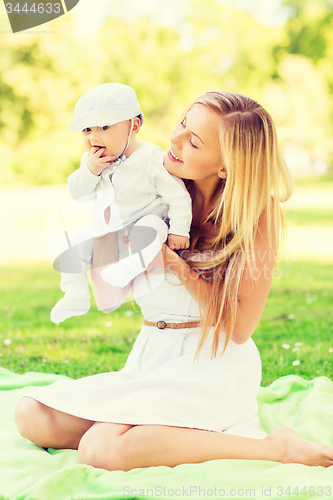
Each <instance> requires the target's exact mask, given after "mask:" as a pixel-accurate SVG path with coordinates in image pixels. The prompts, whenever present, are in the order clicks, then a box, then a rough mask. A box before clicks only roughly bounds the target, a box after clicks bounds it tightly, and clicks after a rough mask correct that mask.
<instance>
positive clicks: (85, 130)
mask: <svg viewBox="0 0 333 500" xmlns="http://www.w3.org/2000/svg"><path fill="white" fill-rule="evenodd" d="M90 130H91V129H90V128H89V127H87V128H84V129H83V130H82V132H90Z"/></svg>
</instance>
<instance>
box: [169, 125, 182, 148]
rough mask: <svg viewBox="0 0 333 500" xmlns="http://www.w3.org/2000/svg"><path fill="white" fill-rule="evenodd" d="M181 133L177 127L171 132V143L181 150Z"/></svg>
mask: <svg viewBox="0 0 333 500" xmlns="http://www.w3.org/2000/svg"><path fill="white" fill-rule="evenodd" d="M183 133H184V129H182V128H180V127H179V126H177V127H176V128H175V129H174V130H173V132H172V135H171V142H173V144H175V145H176V146H177V147H178V148H181V145H182V138H183Z"/></svg>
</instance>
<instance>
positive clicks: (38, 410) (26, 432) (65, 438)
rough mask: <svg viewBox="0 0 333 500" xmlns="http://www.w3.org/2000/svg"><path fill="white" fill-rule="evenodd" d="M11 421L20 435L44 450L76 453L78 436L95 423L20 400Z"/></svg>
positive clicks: (33, 400) (29, 399)
mask: <svg viewBox="0 0 333 500" xmlns="http://www.w3.org/2000/svg"><path fill="white" fill-rule="evenodd" d="M14 420H15V423H16V425H17V429H18V431H19V433H20V434H21V436H23V437H24V438H26V439H29V441H32V442H33V443H35V444H37V446H42V447H44V448H56V449H61V448H68V449H73V450H76V449H77V448H78V446H79V442H80V440H81V438H82V436H83V435H84V434H85V433H86V432H87V430H88V429H90V427H91V426H92V425H93V424H94V423H95V422H93V421H91V420H85V419H83V418H79V417H75V416H73V415H69V414H68V413H63V412H61V411H58V410H54V409H53V408H50V407H49V406H46V405H44V404H42V403H39V402H38V401H36V400H35V399H32V398H30V397H24V398H22V399H21V401H20V402H19V403H18V405H17V407H16V409H15V415H14Z"/></svg>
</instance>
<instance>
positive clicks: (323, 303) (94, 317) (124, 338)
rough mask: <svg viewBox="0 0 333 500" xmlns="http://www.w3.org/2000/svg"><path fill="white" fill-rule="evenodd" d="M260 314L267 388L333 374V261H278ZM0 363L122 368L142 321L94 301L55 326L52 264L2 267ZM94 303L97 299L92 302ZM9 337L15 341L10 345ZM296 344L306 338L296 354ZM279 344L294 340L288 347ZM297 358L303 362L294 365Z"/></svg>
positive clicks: (29, 367)
mask: <svg viewBox="0 0 333 500" xmlns="http://www.w3.org/2000/svg"><path fill="white" fill-rule="evenodd" d="M280 267H281V270H282V273H283V276H282V278H281V279H277V280H274V282H273V286H272V290H271V294H270V297H269V299H268V303H267V305H266V309H265V311H264V314H263V317H262V320H261V322H260V323H259V326H258V328H257V330H256V332H255V334H254V336H253V339H254V341H255V342H256V344H257V346H258V348H259V351H260V354H261V358H262V364H263V381H262V384H263V385H265V386H266V385H268V384H270V383H271V382H272V381H273V380H275V379H276V378H278V377H281V376H283V375H288V374H292V373H295V374H297V375H300V376H302V377H304V378H306V379H312V378H314V377H317V376H320V375H325V376H331V375H332V372H333V352H332V353H330V352H329V349H330V348H333V335H332V334H333V325H332V303H333V266H331V265H324V264H316V265H314V264H308V263H281V264H280ZM0 278H1V279H0V284H1V285H0V304H1V306H0V364H1V366H3V367H5V368H8V369H10V370H13V371H15V372H16V373H24V372H27V371H39V372H49V373H60V374H63V375H68V376H71V377H74V378H78V377H82V376H87V375H92V374H95V373H101V372H104V371H109V370H119V369H120V368H122V366H123V365H124V363H125V360H126V358H127V356H128V353H129V352H130V349H131V346H132V344H133V341H134V340H135V338H136V336H137V334H138V332H139V330H140V326H141V319H142V317H141V313H140V310H139V308H138V306H136V310H134V309H133V306H132V304H131V303H130V302H128V303H125V304H123V306H122V307H121V308H120V309H118V310H117V311H114V312H113V313H110V314H108V315H104V314H103V313H101V312H99V311H97V310H96V308H95V307H94V306H93V307H92V308H91V310H90V312H89V313H88V314H86V315H85V316H81V317H77V318H72V319H70V320H67V321H66V322H64V323H62V324H61V325H54V324H53V323H51V322H50V320H49V314H50V310H51V308H52V306H53V305H54V304H55V302H56V301H57V300H58V299H59V298H60V297H61V295H62V294H61V292H60V290H59V275H58V274H57V273H56V272H55V271H53V270H52V269H51V267H50V266H49V265H47V264H44V265H37V264H34V265H32V264H30V265H29V266H28V265H15V267H10V266H7V267H3V268H2V269H1V271H0ZM92 302H93V301H92ZM9 341H10V342H9ZM295 343H302V345H301V346H300V347H299V350H298V351H297V352H292V349H293V348H294V345H295ZM282 344H289V345H290V349H288V350H286V349H284V348H283V347H282ZM295 360H299V361H300V364H299V365H298V366H293V365H292V362H293V361H295Z"/></svg>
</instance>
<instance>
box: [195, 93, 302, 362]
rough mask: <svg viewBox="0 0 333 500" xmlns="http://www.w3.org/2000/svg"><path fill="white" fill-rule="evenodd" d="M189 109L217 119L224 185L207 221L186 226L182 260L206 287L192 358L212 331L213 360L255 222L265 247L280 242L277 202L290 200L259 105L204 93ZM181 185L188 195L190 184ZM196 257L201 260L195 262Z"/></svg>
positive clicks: (232, 315)
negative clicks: (261, 227)
mask: <svg viewBox="0 0 333 500" xmlns="http://www.w3.org/2000/svg"><path fill="white" fill-rule="evenodd" d="M195 104H201V105H204V106H207V107H209V108H210V109H212V110H214V111H215V112H216V113H218V114H219V115H220V117H221V120H220V130H219V136H220V145H221V161H222V166H223V168H224V170H225V171H226V173H227V177H226V179H221V181H220V185H219V187H218V189H219V194H218V196H217V198H216V202H215V204H214V206H213V207H212V210H211V211H210V213H209V215H208V217H207V218H206V219H205V220H204V221H202V224H201V227H195V226H194V225H193V224H192V227H191V246H190V249H189V252H188V256H189V257H188V259H187V261H188V263H189V264H190V266H191V267H192V268H193V269H195V270H197V271H198V272H199V275H201V276H202V277H204V278H207V279H210V281H211V282H212V289H211V290H210V292H209V298H208V297H205V303H206V304H207V308H206V311H205V315H204V318H201V337H200V341H199V344H198V349H197V353H196V355H198V354H199V353H200V351H201V349H202V348H203V346H204V344H205V343H206V341H207V340H208V338H209V337H210V335H209V334H210V329H211V326H212V325H214V329H213V333H212V337H213V338H212V356H214V357H216V355H217V352H218V347H219V341H220V338H221V333H222V331H223V330H224V331H225V345H224V349H223V352H224V351H225V348H226V346H227V344H228V342H229V340H230V338H231V335H232V332H233V329H234V326H235V322H236V310H237V301H238V294H239V288H240V284H241V281H242V277H243V273H244V269H245V265H249V266H250V268H254V266H255V260H253V258H252V259H251V258H249V256H251V255H252V256H254V255H255V254H254V239H255V235H256V231H257V229H258V221H259V217H260V215H261V214H262V213H263V211H264V210H265V211H266V213H267V232H268V235H269V242H270V244H271V243H272V241H281V234H282V230H283V229H284V218H283V214H282V211H281V208H280V204H279V202H280V201H286V200H287V199H288V198H289V197H290V196H291V192H292V187H293V181H292V177H291V174H290V172H289V170H288V167H287V165H286V163H285V161H284V159H283V156H282V154H281V152H280V149H279V146H278V142H277V136H276V131H275V127H274V124H273V121H272V118H271V116H270V115H269V114H268V113H267V111H265V109H264V108H263V107H262V106H260V104H258V103H257V102H256V101H254V100H253V99H251V98H249V97H247V96H245V95H242V94H233V93H230V92H207V93H205V94H202V95H200V96H199V97H198V98H197V99H195V100H194V101H193V102H192V103H191V104H190V106H189V107H188V108H187V110H186V112H187V111H189V110H190V109H191V108H192V107H193V106H194V105H195ZM185 183H186V186H187V188H188V190H189V192H190V193H191V185H192V183H193V181H190V180H186V181H185ZM208 222H210V223H212V224H213V228H214V229H213V231H212V232H211V233H210V235H209V236H207V237H204V236H203V232H202V231H201V228H202V225H204V224H206V223H208ZM196 252H200V253H201V254H202V253H203V254H204V256H205V258H204V259H203V260H202V259H199V260H197V259H195V258H194V257H193V255H194V254H195V253H196ZM191 256H192V257H191ZM202 298H203V297H201V299H202ZM208 299H209V300H208ZM199 305H200V304H199ZM200 310H201V308H200ZM223 352H222V354H223Z"/></svg>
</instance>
